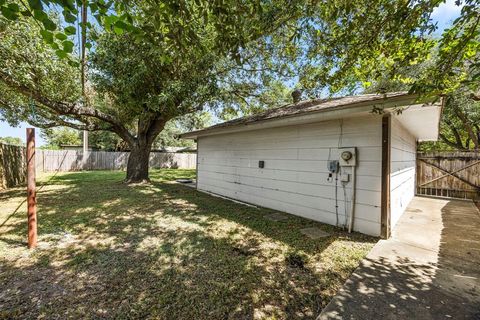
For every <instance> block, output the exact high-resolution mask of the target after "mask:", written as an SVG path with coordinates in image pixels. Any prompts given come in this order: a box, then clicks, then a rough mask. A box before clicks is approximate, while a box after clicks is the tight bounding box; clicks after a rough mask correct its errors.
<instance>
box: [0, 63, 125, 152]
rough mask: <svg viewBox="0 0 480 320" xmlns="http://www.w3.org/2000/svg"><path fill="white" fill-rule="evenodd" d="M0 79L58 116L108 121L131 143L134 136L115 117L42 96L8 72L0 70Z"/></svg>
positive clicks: (112, 128)
mask: <svg viewBox="0 0 480 320" xmlns="http://www.w3.org/2000/svg"><path fill="white" fill-rule="evenodd" d="M0 81H2V82H3V83H5V84H6V85H7V86H8V87H10V88H12V89H13V90H15V91H17V92H19V93H21V94H23V95H24V96H26V97H29V98H32V99H33V100H35V101H36V102H37V103H39V104H41V105H44V106H45V107H47V108H49V109H50V110H52V111H53V112H54V113H56V114H57V115H59V116H63V115H66V116H71V117H73V118H76V119H77V120H79V121H82V122H84V121H85V120H84V119H82V118H81V117H92V118H96V119H99V120H101V121H104V122H106V123H109V124H110V125H111V130H112V131H114V132H115V133H117V134H118V135H119V136H120V137H122V139H124V140H125V141H126V142H127V143H129V144H133V143H134V137H133V136H132V135H131V134H130V132H129V131H128V129H127V128H125V126H124V125H123V124H122V123H121V122H120V121H118V120H117V119H116V118H115V117H113V116H111V115H109V114H106V113H103V112H101V111H100V110H98V109H95V108H91V107H86V106H84V105H82V104H79V103H67V102H60V101H54V100H51V99H49V98H47V97H45V96H43V95H42V94H41V93H40V92H38V91H37V90H35V89H33V88H30V87H28V86H26V85H24V84H22V83H20V82H18V81H16V80H15V79H12V78H11V77H10V76H9V75H8V74H6V73H5V72H3V71H0Z"/></svg>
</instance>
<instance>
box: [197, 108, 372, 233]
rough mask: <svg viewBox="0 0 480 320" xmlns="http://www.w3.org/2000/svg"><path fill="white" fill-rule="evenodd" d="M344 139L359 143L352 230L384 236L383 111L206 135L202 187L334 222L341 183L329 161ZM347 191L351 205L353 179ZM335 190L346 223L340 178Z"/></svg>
mask: <svg viewBox="0 0 480 320" xmlns="http://www.w3.org/2000/svg"><path fill="white" fill-rule="evenodd" d="M341 123H342V125H341ZM340 133H342V134H341V135H340ZM339 146H340V147H352V146H355V147H357V152H358V155H357V156H358V167H357V194H356V206H355V208H356V210H355V221H354V229H355V230H356V231H360V232H363V233H366V234H371V235H379V234H380V199H381V193H380V190H381V118H380V117H379V116H375V115H370V116H366V117H362V118H355V119H344V120H343V121H341V120H336V121H327V122H320V123H314V124H304V125H298V126H288V127H279V128H271V129H263V130H255V131H248V132H239V133H232V134H222V135H215V136H206V137H200V138H199V139H198V189H199V190H205V191H209V192H213V193H217V194H221V195H224V196H227V197H230V198H234V199H238V200H241V201H245V202H248V203H253V204H256V205H260V206H264V207H269V208H273V209H276V210H280V211H285V212H289V213H292V214H296V215H299V216H303V217H306V218H310V219H313V220H317V221H321V222H325V223H329V224H335V223H336V214H335V182H334V181H333V182H328V181H327V177H328V171H327V161H328V160H329V159H331V160H337V159H338V147H339ZM260 160H264V161H265V168H263V169H260V168H258V161H260ZM346 171H348V172H350V169H349V168H348V169H346ZM346 194H347V209H348V207H349V205H350V203H349V199H351V183H348V184H347V186H346ZM337 197H338V206H339V207H338V213H339V222H340V224H344V223H345V221H346V218H345V215H344V212H345V204H344V196H343V189H342V185H341V183H340V181H339V182H338V190H337Z"/></svg>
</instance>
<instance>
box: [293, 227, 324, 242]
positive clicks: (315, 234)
mask: <svg viewBox="0 0 480 320" xmlns="http://www.w3.org/2000/svg"><path fill="white" fill-rule="evenodd" d="M300 232H301V233H303V234H304V235H306V236H307V237H309V238H310V239H320V238H325V237H329V236H330V233H328V232H325V231H323V230H321V229H319V228H316V227H312V228H304V229H300Z"/></svg>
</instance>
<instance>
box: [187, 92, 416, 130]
mask: <svg viewBox="0 0 480 320" xmlns="http://www.w3.org/2000/svg"><path fill="white" fill-rule="evenodd" d="M409 96H410V97H412V98H414V97H416V95H412V94H408V93H407V92H392V93H387V94H362V95H356V96H346V97H338V98H327V99H313V100H304V101H300V102H298V103H292V104H288V105H285V106H281V107H278V108H272V109H268V110H265V111H263V112H261V113H257V114H254V115H251V116H246V117H241V118H237V119H233V120H230V121H226V122H222V123H219V124H216V125H213V126H211V127H208V128H205V129H202V130H197V131H192V132H188V133H185V134H184V135H191V134H194V133H202V132H206V131H211V130H214V129H219V128H226V127H232V126H239V125H247V124H251V123H255V122H259V121H268V120H274V119H278V118H283V117H292V116H297V115H304V114H308V113H314V112H322V111H327V110H331V109H334V108H339V107H353V106H355V105H359V104H365V103H369V104H374V103H375V102H377V101H378V102H382V103H383V102H386V101H388V100H392V98H397V97H409ZM181 136H183V135H181Z"/></svg>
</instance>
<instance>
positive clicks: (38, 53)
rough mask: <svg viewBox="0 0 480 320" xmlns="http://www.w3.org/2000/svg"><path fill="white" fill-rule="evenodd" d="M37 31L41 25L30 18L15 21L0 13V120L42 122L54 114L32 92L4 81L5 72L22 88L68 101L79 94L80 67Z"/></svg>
mask: <svg viewBox="0 0 480 320" xmlns="http://www.w3.org/2000/svg"><path fill="white" fill-rule="evenodd" d="M38 32H39V28H38V26H37V25H35V24H32V23H31V22H30V23H29V22H26V21H19V22H16V23H12V22H9V21H6V20H5V19H2V18H1V17H0V38H1V41H0V72H1V73H0V75H1V77H0V120H4V121H8V122H9V123H10V124H12V125H16V124H18V123H19V122H21V121H26V122H29V123H30V124H36V125H38V126H43V125H45V124H47V123H50V122H51V121H52V118H53V117H52V114H51V111H50V110H48V109H46V108H45V107H44V106H43V105H42V104H41V103H39V101H37V100H36V99H33V97H31V95H30V94H26V93H25V92H22V90H23V89H19V88H13V87H12V86H11V85H10V84H9V83H7V82H5V78H4V77H6V75H8V76H9V78H10V79H14V81H16V82H17V83H19V84H20V85H21V86H22V88H24V87H27V88H31V90H34V91H35V93H36V94H38V95H39V96H42V97H43V98H48V99H50V100H53V101H61V102H63V103H69V102H73V101H77V100H78V99H79V97H80V82H79V77H78V76H79V75H78V71H77V69H76V68H75V67H72V66H70V65H69V64H68V61H66V60H62V59H59V58H58V57H57V56H56V55H55V52H54V50H53V49H51V48H50V47H49V46H47V45H46V44H45V43H44V42H43V41H42V39H40V38H39V37H38ZM2 80H3V81H2ZM62 119H68V117H66V116H62Z"/></svg>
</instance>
